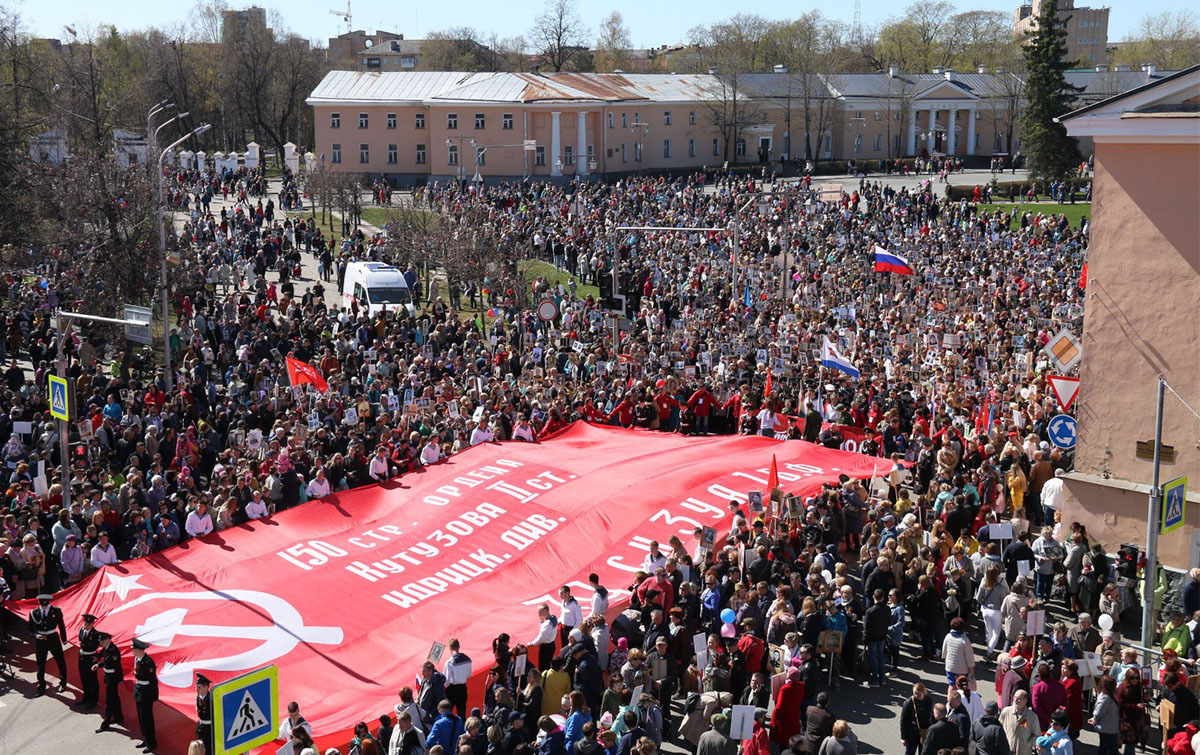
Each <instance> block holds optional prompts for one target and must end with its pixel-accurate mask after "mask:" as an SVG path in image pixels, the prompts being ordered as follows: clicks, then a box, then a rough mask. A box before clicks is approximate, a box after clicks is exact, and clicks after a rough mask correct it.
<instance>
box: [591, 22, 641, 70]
mask: <svg viewBox="0 0 1200 755" xmlns="http://www.w3.org/2000/svg"><path fill="white" fill-rule="evenodd" d="M631 47H633V43H632V42H631V41H630V38H629V28H628V27H626V26H625V20H624V19H623V18H621V14H620V13H619V12H618V11H613V12H612V13H610V14H609V15H608V18H606V19H604V21H602V22H601V23H600V37H599V39H597V40H596V52H595V55H594V59H593V67H594V68H595V70H597V71H617V70H622V71H623V70H627V69H628V68H629V48H631Z"/></svg>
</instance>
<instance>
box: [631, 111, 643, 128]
mask: <svg viewBox="0 0 1200 755" xmlns="http://www.w3.org/2000/svg"><path fill="white" fill-rule="evenodd" d="M641 122H642V117H641V116H640V115H638V111H636V110H634V111H633V125H635V126H636V125H638V124H639V123H641Z"/></svg>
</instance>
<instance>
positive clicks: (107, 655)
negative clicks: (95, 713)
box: [96, 632, 125, 734]
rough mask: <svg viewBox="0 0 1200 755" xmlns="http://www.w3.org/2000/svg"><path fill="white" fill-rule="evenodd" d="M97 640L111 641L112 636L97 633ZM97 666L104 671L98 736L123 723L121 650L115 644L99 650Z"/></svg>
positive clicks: (123, 673)
mask: <svg viewBox="0 0 1200 755" xmlns="http://www.w3.org/2000/svg"><path fill="white" fill-rule="evenodd" d="M97 639H98V640H99V641H101V642H103V641H104V640H111V639H112V635H111V634H108V633H107V632H99V633H97ZM97 665H98V666H99V667H100V669H101V670H102V671H104V721H103V722H101V724H100V728H99V729H96V733H97V734H99V733H100V732H102V731H108V728H109V727H110V726H111V725H112V724H120V723H125V714H124V713H123V712H121V682H122V681H123V680H124V678H125V669H123V668H122V667H121V649H120V648H118V647H117V643H115V642H109V643H108V647H106V648H101V649H100V655H99V661H98V662H97Z"/></svg>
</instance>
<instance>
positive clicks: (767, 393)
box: [763, 367, 771, 401]
mask: <svg viewBox="0 0 1200 755" xmlns="http://www.w3.org/2000/svg"><path fill="white" fill-rule="evenodd" d="M770 395H771V368H770V367H768V368H767V387H766V388H764V389H763V400H764V401H766V399H767V398H768V397H769V396H770Z"/></svg>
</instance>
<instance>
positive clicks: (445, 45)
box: [420, 26, 495, 71]
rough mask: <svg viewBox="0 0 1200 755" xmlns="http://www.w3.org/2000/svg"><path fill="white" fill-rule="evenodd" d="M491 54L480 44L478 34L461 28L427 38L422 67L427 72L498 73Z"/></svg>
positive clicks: (465, 27) (433, 33)
mask: <svg viewBox="0 0 1200 755" xmlns="http://www.w3.org/2000/svg"><path fill="white" fill-rule="evenodd" d="M491 57H492V56H491V54H490V51H489V50H487V48H486V47H485V46H484V45H483V44H482V43H481V42H480V41H479V32H477V31H475V30H474V29H472V28H471V27H469V26H458V27H455V28H453V29H447V30H445V31H435V32H431V33H429V34H426V35H425V41H424V42H423V43H422V45H421V59H420V60H421V62H420V65H421V68H422V69H423V70H426V71H483V70H489V69H490V70H495V68H494V67H493V66H492V60H491Z"/></svg>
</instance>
